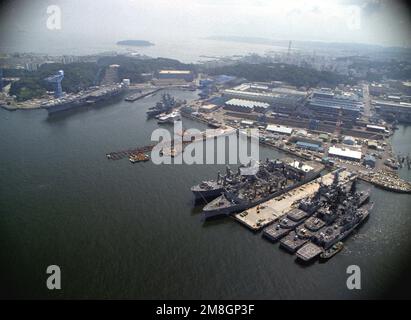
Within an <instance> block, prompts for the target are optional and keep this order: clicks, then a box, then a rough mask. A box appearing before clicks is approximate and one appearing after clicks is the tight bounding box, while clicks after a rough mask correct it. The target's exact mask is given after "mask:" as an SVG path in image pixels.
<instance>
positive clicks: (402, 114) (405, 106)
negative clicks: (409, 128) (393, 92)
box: [373, 100, 411, 122]
mask: <svg viewBox="0 0 411 320" xmlns="http://www.w3.org/2000/svg"><path fill="white" fill-rule="evenodd" d="M373 104H374V105H375V110H376V111H377V112H378V113H379V114H381V115H382V116H384V117H388V118H391V119H397V120H399V121H406V122H411V103H406V102H394V101H386V100H377V101H373Z"/></svg>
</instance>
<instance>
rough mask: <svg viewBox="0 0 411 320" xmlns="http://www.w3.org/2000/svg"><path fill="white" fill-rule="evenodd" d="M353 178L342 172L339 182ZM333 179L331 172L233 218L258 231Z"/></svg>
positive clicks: (351, 175)
mask: <svg viewBox="0 0 411 320" xmlns="http://www.w3.org/2000/svg"><path fill="white" fill-rule="evenodd" d="M355 176H356V175H354V174H353V173H351V172H349V171H342V172H341V173H340V181H347V182H348V181H349V180H352V179H353V178H354V177H355ZM333 179H334V174H333V173H332V172H331V173H328V174H326V175H324V176H322V177H320V178H317V179H316V180H313V181H311V182H308V183H306V184H304V185H302V186H300V187H298V188H296V189H293V190H291V191H289V192H287V193H285V194H283V195H281V196H278V197H276V198H273V199H271V200H268V201H267V202H264V203H262V204H260V205H258V206H255V207H253V208H250V209H248V210H246V211H244V212H241V213H238V214H235V215H234V218H235V219H236V220H238V221H239V222H241V223H242V224H244V225H245V226H246V227H248V228H250V229H251V230H253V231H258V230H260V229H262V228H263V227H265V226H267V225H269V224H270V223H273V222H275V221H277V220H278V219H280V218H281V217H282V216H284V215H285V214H287V213H288V212H289V211H290V210H291V209H292V208H293V205H298V202H299V201H300V200H301V199H303V198H306V197H310V196H313V195H314V193H315V192H317V190H318V189H319V187H320V182H321V181H322V183H323V184H325V185H331V184H332V182H333Z"/></svg>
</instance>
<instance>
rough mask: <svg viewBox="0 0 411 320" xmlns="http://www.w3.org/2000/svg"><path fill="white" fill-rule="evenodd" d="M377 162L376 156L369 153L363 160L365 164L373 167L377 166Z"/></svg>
mask: <svg viewBox="0 0 411 320" xmlns="http://www.w3.org/2000/svg"><path fill="white" fill-rule="evenodd" d="M376 162H377V161H376V159H375V157H373V156H371V155H369V154H367V155H365V157H364V160H363V163H364V165H365V166H369V167H371V168H375V164H376Z"/></svg>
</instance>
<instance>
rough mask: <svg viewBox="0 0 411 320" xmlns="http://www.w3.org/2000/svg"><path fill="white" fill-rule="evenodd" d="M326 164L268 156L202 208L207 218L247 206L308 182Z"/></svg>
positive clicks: (318, 173)
mask: <svg viewBox="0 0 411 320" xmlns="http://www.w3.org/2000/svg"><path fill="white" fill-rule="evenodd" d="M323 168H324V166H323V165H321V164H318V163H315V162H306V163H304V162H301V161H297V160H288V161H280V160H275V161H273V160H268V159H267V161H266V162H264V163H261V164H260V166H259V169H258V171H257V172H256V173H255V174H252V175H250V176H249V177H248V178H247V180H246V181H245V182H244V183H243V184H241V185H239V186H238V188H235V189H234V190H225V191H224V193H223V194H222V195H221V196H220V197H218V198H216V199H214V200H213V201H212V202H210V203H208V204H207V205H206V206H205V207H204V208H203V217H204V218H205V219H207V218H210V217H214V216H218V215H228V214H230V213H234V212H239V211H243V210H246V209H248V208H250V207H253V206H255V205H258V204H260V203H263V202H265V201H267V200H269V199H272V198H274V197H276V196H279V195H281V194H283V193H285V192H287V191H289V190H291V189H293V188H296V187H298V186H300V185H302V184H304V183H306V182H309V181H311V180H313V179H315V178H317V177H318V176H319V175H320V172H321V170H322V169H323Z"/></svg>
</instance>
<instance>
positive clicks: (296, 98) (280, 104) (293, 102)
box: [223, 83, 307, 111]
mask: <svg viewBox="0 0 411 320" xmlns="http://www.w3.org/2000/svg"><path fill="white" fill-rule="evenodd" d="M306 95H307V94H306V92H302V91H298V90H294V89H290V88H270V86H269V85H267V84H264V83H244V84H241V85H239V86H237V87H234V88H232V89H226V90H224V92H223V96H225V97H228V98H237V99H245V100H254V101H262V102H267V103H269V104H270V105H271V106H272V107H274V108H275V109H276V110H277V111H278V110H279V111H281V110H283V111H285V110H287V111H289V110H294V109H295V108H296V107H297V106H298V104H299V103H302V102H303V101H304V99H305V97H306Z"/></svg>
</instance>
